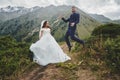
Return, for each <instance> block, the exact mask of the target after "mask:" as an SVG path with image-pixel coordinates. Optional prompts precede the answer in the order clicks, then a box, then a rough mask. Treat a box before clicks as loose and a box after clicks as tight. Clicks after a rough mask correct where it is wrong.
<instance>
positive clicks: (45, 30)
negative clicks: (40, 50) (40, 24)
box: [41, 28, 50, 35]
mask: <svg viewBox="0 0 120 80" xmlns="http://www.w3.org/2000/svg"><path fill="white" fill-rule="evenodd" d="M41 31H43V35H45V34H50V29H49V28H42V29H41Z"/></svg>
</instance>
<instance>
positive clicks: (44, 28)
mask: <svg viewBox="0 0 120 80" xmlns="http://www.w3.org/2000/svg"><path fill="white" fill-rule="evenodd" d="M30 50H31V51H32V52H33V53H34V57H33V61H34V62H36V63H37V64H39V65H42V66H46V65H47V64H49V63H59V62H65V61H67V60H71V58H70V57H68V56H67V55H66V54H65V53H64V52H63V50H62V49H61V47H60V46H59V45H58V43H57V42H56V40H55V39H54V37H53V36H52V35H51V34H50V27H49V23H48V21H45V20H44V21H42V22H41V29H40V32H39V40H38V41H37V42H36V43H34V44H32V45H31V46H30Z"/></svg>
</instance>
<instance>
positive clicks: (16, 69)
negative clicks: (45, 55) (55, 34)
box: [0, 24, 120, 80]
mask: <svg viewBox="0 0 120 80" xmlns="http://www.w3.org/2000/svg"><path fill="white" fill-rule="evenodd" d="M116 25H117V24H107V25H102V26H99V27H98V28H96V29H94V31H93V33H92V36H91V37H89V38H88V39H86V48H85V49H83V48H82V47H81V45H80V44H78V43H73V42H72V44H73V47H72V51H71V52H70V53H69V52H68V48H67V47H66V44H65V43H64V42H63V43H61V47H62V48H63V50H64V52H65V53H67V54H68V55H69V56H70V57H71V58H72V60H71V61H68V62H65V63H59V64H51V65H48V66H47V67H43V68H41V67H40V66H39V65H36V64H35V63H32V62H31V61H30V58H31V57H30V55H31V53H30V52H29V46H30V45H29V44H30V43H25V42H16V40H15V39H14V38H12V37H10V36H6V37H0V44H1V45H0V79H1V80H6V79H10V80H16V79H18V78H20V79H21V77H22V78H24V77H27V78H28V80H34V79H37V80H39V79H40V80H45V79H47V80H53V79H62V80H80V79H84V80H91V79H92V80H119V79H120V77H119V75H120V72H119V71H120V67H119V66H120V54H119V53H120V37H119V32H117V29H118V28H119V26H120V25H117V26H116ZM103 26H104V27H103ZM108 27H110V28H108ZM111 27H113V28H114V29H112V28H111ZM110 29H111V30H110ZM101 30H103V32H101V33H100V34H97V33H96V32H98V31H101ZM109 31H113V32H114V31H116V33H115V35H116V37H114V36H110V37H109V35H111V34H109V33H108V32H109ZM106 34H107V37H104V35H105V36H106ZM101 35H102V36H101ZM36 67H37V68H36ZM32 70H33V73H35V74H32V75H31V72H32ZM53 72H55V73H53ZM25 73H26V74H25ZM27 75H28V76H27ZM26 80H27V79H26Z"/></svg>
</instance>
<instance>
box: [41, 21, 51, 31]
mask: <svg viewBox="0 0 120 80" xmlns="http://www.w3.org/2000/svg"><path fill="white" fill-rule="evenodd" d="M47 22H48V21H45V22H44V23H43V26H42V28H45V27H46V24H47ZM47 28H50V26H47ZM50 29H51V28H50Z"/></svg>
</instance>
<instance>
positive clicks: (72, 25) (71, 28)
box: [62, 6, 84, 51]
mask: <svg viewBox="0 0 120 80" xmlns="http://www.w3.org/2000/svg"><path fill="white" fill-rule="evenodd" d="M79 18H80V16H79V13H76V7H75V6H72V14H71V15H70V17H69V18H68V19H65V18H64V17H62V20H63V21H64V22H69V25H68V30H67V32H66V34H65V41H66V43H67V45H68V48H69V51H71V47H72V46H71V44H70V41H69V36H70V38H71V39H72V40H74V41H76V42H78V43H81V44H82V45H83V47H84V41H83V40H80V39H79V38H77V37H75V31H76V27H77V24H78V23H79Z"/></svg>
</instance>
